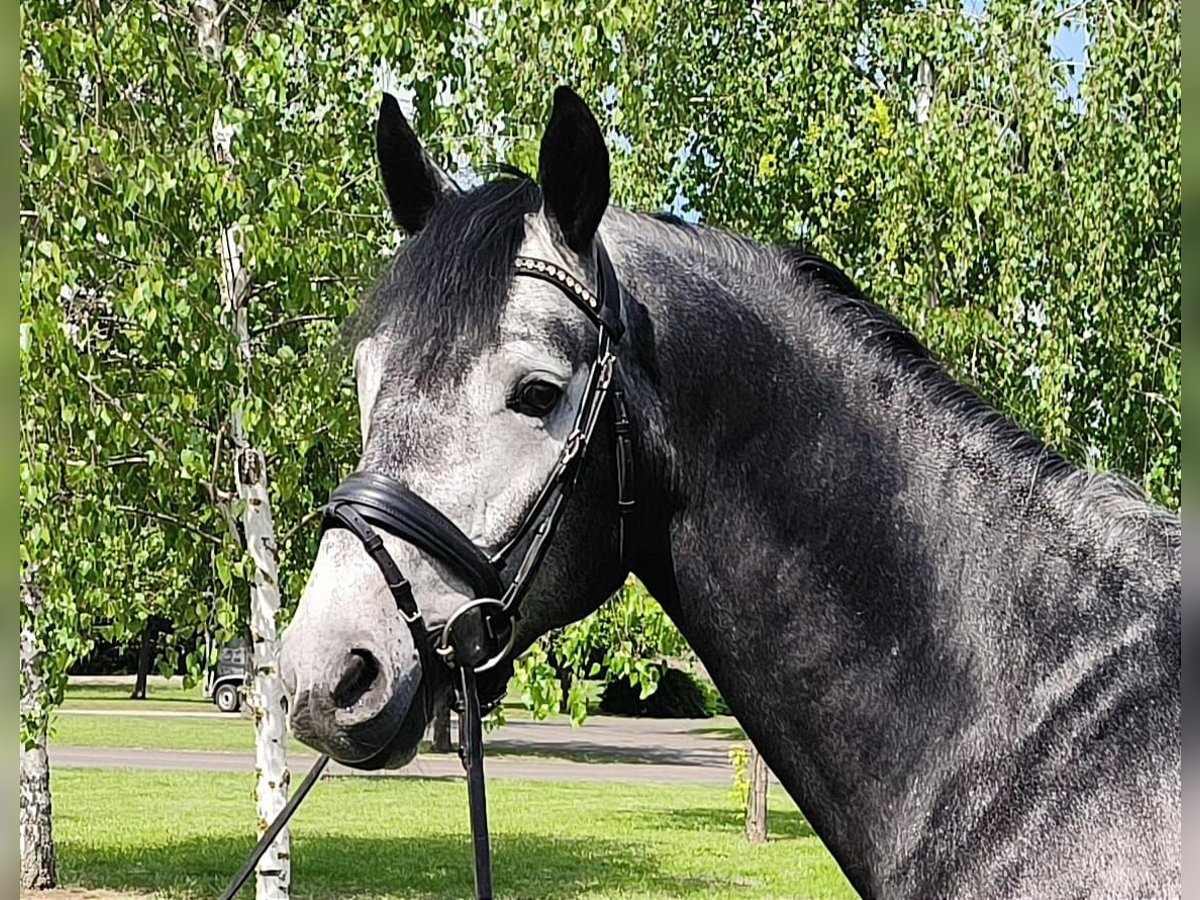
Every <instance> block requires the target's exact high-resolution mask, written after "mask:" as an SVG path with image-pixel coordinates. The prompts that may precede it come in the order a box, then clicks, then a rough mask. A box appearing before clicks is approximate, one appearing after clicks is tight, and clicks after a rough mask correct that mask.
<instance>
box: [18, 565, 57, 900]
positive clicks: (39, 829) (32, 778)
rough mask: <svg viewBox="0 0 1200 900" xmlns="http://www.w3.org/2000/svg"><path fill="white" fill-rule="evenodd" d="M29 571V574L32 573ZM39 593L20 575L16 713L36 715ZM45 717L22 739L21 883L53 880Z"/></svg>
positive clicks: (41, 683) (35, 885) (39, 698)
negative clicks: (19, 661) (19, 682)
mask: <svg viewBox="0 0 1200 900" xmlns="http://www.w3.org/2000/svg"><path fill="white" fill-rule="evenodd" d="M33 577H34V576H33V575H32V573H31V575H30V578H31V579H32V578H33ZM42 606H43V604H42V597H41V593H40V591H38V588H37V585H36V584H35V583H34V582H33V581H32V580H29V581H26V580H24V579H22V581H21V612H22V617H21V618H22V623H21V625H22V627H21V715H22V717H23V718H29V719H33V718H35V717H37V713H38V710H39V709H40V708H41V706H42V704H43V702H44V701H43V695H44V693H45V690H46V681H45V678H44V677H43V676H42V659H43V653H42V648H41V636H40V635H39V634H38V628H37V624H38V616H39V615H40V613H41V612H42ZM46 731H47V728H46V720H45V718H44V717H42V720H41V723H40V724H39V725H38V726H37V727H35V728H34V729H33V731H32V733H31V734H29V735H27V737H26V739H25V740H22V741H21V814H20V818H21V821H20V829H21V887H22V888H25V889H30V890H40V889H43V888H52V887H54V886H55V885H56V884H57V883H58V875H57V870H56V868H55V864H54V827H53V820H52V817H51V803H50V759H49V756H48V755H47V753H46Z"/></svg>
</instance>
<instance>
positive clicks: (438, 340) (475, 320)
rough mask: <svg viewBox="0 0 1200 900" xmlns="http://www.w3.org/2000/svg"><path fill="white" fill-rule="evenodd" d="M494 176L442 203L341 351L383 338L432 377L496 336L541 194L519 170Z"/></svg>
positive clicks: (399, 255) (356, 319)
mask: <svg viewBox="0 0 1200 900" xmlns="http://www.w3.org/2000/svg"><path fill="white" fill-rule="evenodd" d="M493 171H494V172H496V173H497V176H496V177H495V178H493V179H492V180H490V181H487V182H485V183H484V184H482V185H480V186H479V187H476V188H473V189H472V190H470V191H466V192H464V193H462V194H457V195H447V196H444V197H442V198H441V200H440V201H439V202H438V204H437V206H435V207H434V210H433V212H432V213H431V215H430V217H429V220H428V222H427V223H426V224H425V227H424V228H423V229H422V230H421V232H420V233H419V234H417V235H416V236H415V237H412V238H409V239H408V240H407V241H405V242H404V244H403V245H402V246H401V247H400V249H399V250H398V251H397V252H396V254H395V256H393V258H392V260H391V262H390V263H389V264H388V266H387V268H386V270H385V271H384V273H383V275H382V277H381V278H380V279H379V281H378V282H377V283H376V284H375V286H374V287H373V288H372V289H371V290H370V291H369V292H368V293H367V296H366V297H365V298H364V300H363V302H362V305H361V306H360V307H359V309H358V311H357V312H356V313H355V314H354V315H353V316H352V317H351V318H350V320H349V321H348V322H347V323H346V326H345V328H344V330H343V335H342V339H343V344H344V345H345V346H347V347H348V348H352V347H353V346H354V344H355V343H357V342H358V341H359V340H361V339H362V338H364V337H368V336H371V335H376V334H385V333H386V334H388V335H389V336H391V337H392V338H393V339H395V340H397V341H398V342H399V343H400V345H401V346H402V347H403V349H404V355H405V357H406V363H405V364H406V367H407V366H412V367H413V371H416V372H419V373H422V374H423V375H431V374H433V373H435V372H441V371H443V370H444V368H445V366H446V363H447V362H448V361H449V360H451V359H453V358H455V357H456V356H457V355H459V354H475V353H477V352H478V351H479V349H480V348H481V347H482V346H483V345H484V344H485V343H486V342H487V341H489V340H492V339H494V338H495V336H496V333H497V330H498V328H499V323H500V315H501V311H502V310H503V309H504V304H505V302H506V300H507V298H508V294H509V288H510V286H511V283H512V273H513V259H514V258H515V257H516V255H517V252H518V251H519V250H520V247H521V244H522V242H523V241H524V239H525V216H526V214H528V213H531V212H534V211H535V210H537V209H538V208H539V207H540V206H541V190H540V189H539V188H538V186H537V184H536V182H534V181H533V180H532V179H531V178H529V177H528V176H527V175H525V174H524V173H522V172H520V171H519V170H517V169H514V168H510V167H506V166H505V167H496V168H495V169H493Z"/></svg>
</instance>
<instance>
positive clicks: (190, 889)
mask: <svg viewBox="0 0 1200 900" xmlns="http://www.w3.org/2000/svg"><path fill="white" fill-rule="evenodd" d="M494 841H495V842H494V846H493V849H492V853H493V871H494V880H495V884H496V885H497V888H498V890H499V891H500V892H501V893H502V894H503V896H505V897H545V898H567V897H574V896H577V895H578V894H580V893H582V892H585V891H593V892H594V891H596V890H598V889H599V890H605V891H612V892H614V893H615V892H621V891H624V892H634V893H647V894H658V895H666V896H671V897H705V896H712V895H713V893H714V892H717V891H719V890H720V889H722V888H727V887H728V883H727V882H724V881H722V880H720V879H717V880H709V879H705V878H681V877H676V876H672V875H667V874H664V873H663V872H662V871H661V868H662V867H661V865H660V864H659V861H658V860H657V859H656V858H655V856H654V855H653V853H652V852H650V851H649V850H648V848H646V847H645V846H642V845H640V844H637V843H634V842H628V841H612V840H595V839H576V838H562V839H551V840H548V839H546V838H545V837H543V836H540V835H537V836H534V835H528V836H524V835H520V834H517V835H507V836H504V835H501V836H498V837H496V838H495V839H494ZM251 846H252V845H251V842H249V841H248V840H247V841H237V840H234V839H232V838H216V839H213V840H202V839H192V840H187V841H180V842H177V843H170V842H168V843H164V844H161V845H159V846H153V847H143V848H138V849H137V850H119V849H116V848H111V847H106V848H99V847H96V846H93V845H90V844H84V843H76V842H73V841H67V842H63V843H62V844H61V846H60V860H61V862H60V865H61V870H62V871H61V875H62V879H63V883H65V884H72V885H78V886H80V887H85V888H90V889H107V890H129V891H153V892H156V893H160V892H161V893H165V894H167V895H169V896H172V897H181V898H189V900H190V898H197V900H198V898H211V897H214V896H218V895H219V894H220V893H221V891H223V890H224V889H225V887H226V885H227V883H228V881H229V879H230V878H231V877H232V875H233V873H234V871H235V870H236V869H237V868H238V866H239V865H241V863H242V861H243V859H244V858H245V856H246V855H247V854H248V853H249V852H250V849H251ZM292 857H293V867H292V871H293V879H294V881H295V885H296V890H295V893H294V895H295V896H297V897H313V898H325V897H346V898H352V897H379V896H381V895H389V896H398V897H412V896H422V897H469V896H473V892H474V881H473V876H472V860H471V855H470V839H469V838H468V837H467V836H466V835H465V834H462V835H460V834H455V835H432V836H425V837H421V838H404V837H400V836H398V837H396V838H386V839H385V838H359V837H345V836H342V835H337V836H333V835H309V836H307V837H305V836H299V837H293V841H292ZM253 893H254V880H253V879H251V880H250V883H249V885H248V886H247V887H245V888H243V890H242V893H241V894H239V897H251V896H253Z"/></svg>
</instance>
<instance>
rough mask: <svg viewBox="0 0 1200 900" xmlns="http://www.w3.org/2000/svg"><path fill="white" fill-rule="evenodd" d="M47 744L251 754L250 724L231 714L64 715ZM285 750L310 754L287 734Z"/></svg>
mask: <svg viewBox="0 0 1200 900" xmlns="http://www.w3.org/2000/svg"><path fill="white" fill-rule="evenodd" d="M50 744H51V746H61V747H128V748H130V749H134V750H220V751H226V752H243V753H253V752H254V723H253V722H252V721H251V720H250V719H244V718H242V717H241V716H233V715H229V716H221V717H220V718H216V717H213V718H187V717H183V716H179V717H171V718H166V717H153V716H116V715H114V716H78V715H76V716H72V715H64V716H58V717H57V718H56V719H55V720H54V726H53V731H51V733H50ZM288 752H289V753H309V754H311V753H312V752H313V751H312V750H309V749H308V748H306V747H305V746H304V745H303V744H301V743H300V742H299V741H296V740H293V739H292V738H291V737H289V738H288Z"/></svg>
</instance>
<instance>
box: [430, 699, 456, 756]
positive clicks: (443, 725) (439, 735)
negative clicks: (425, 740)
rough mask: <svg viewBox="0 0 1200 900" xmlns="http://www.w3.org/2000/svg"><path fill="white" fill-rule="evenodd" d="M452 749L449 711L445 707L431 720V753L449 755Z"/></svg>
mask: <svg viewBox="0 0 1200 900" xmlns="http://www.w3.org/2000/svg"><path fill="white" fill-rule="evenodd" d="M453 749H454V746H453V744H451V743H450V709H449V708H448V707H447V708H446V709H443V710H442V711H441V712H439V713H438V714H437V716H435V717H434V720H433V752H434V753H450V752H451V751H452V750H453Z"/></svg>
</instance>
